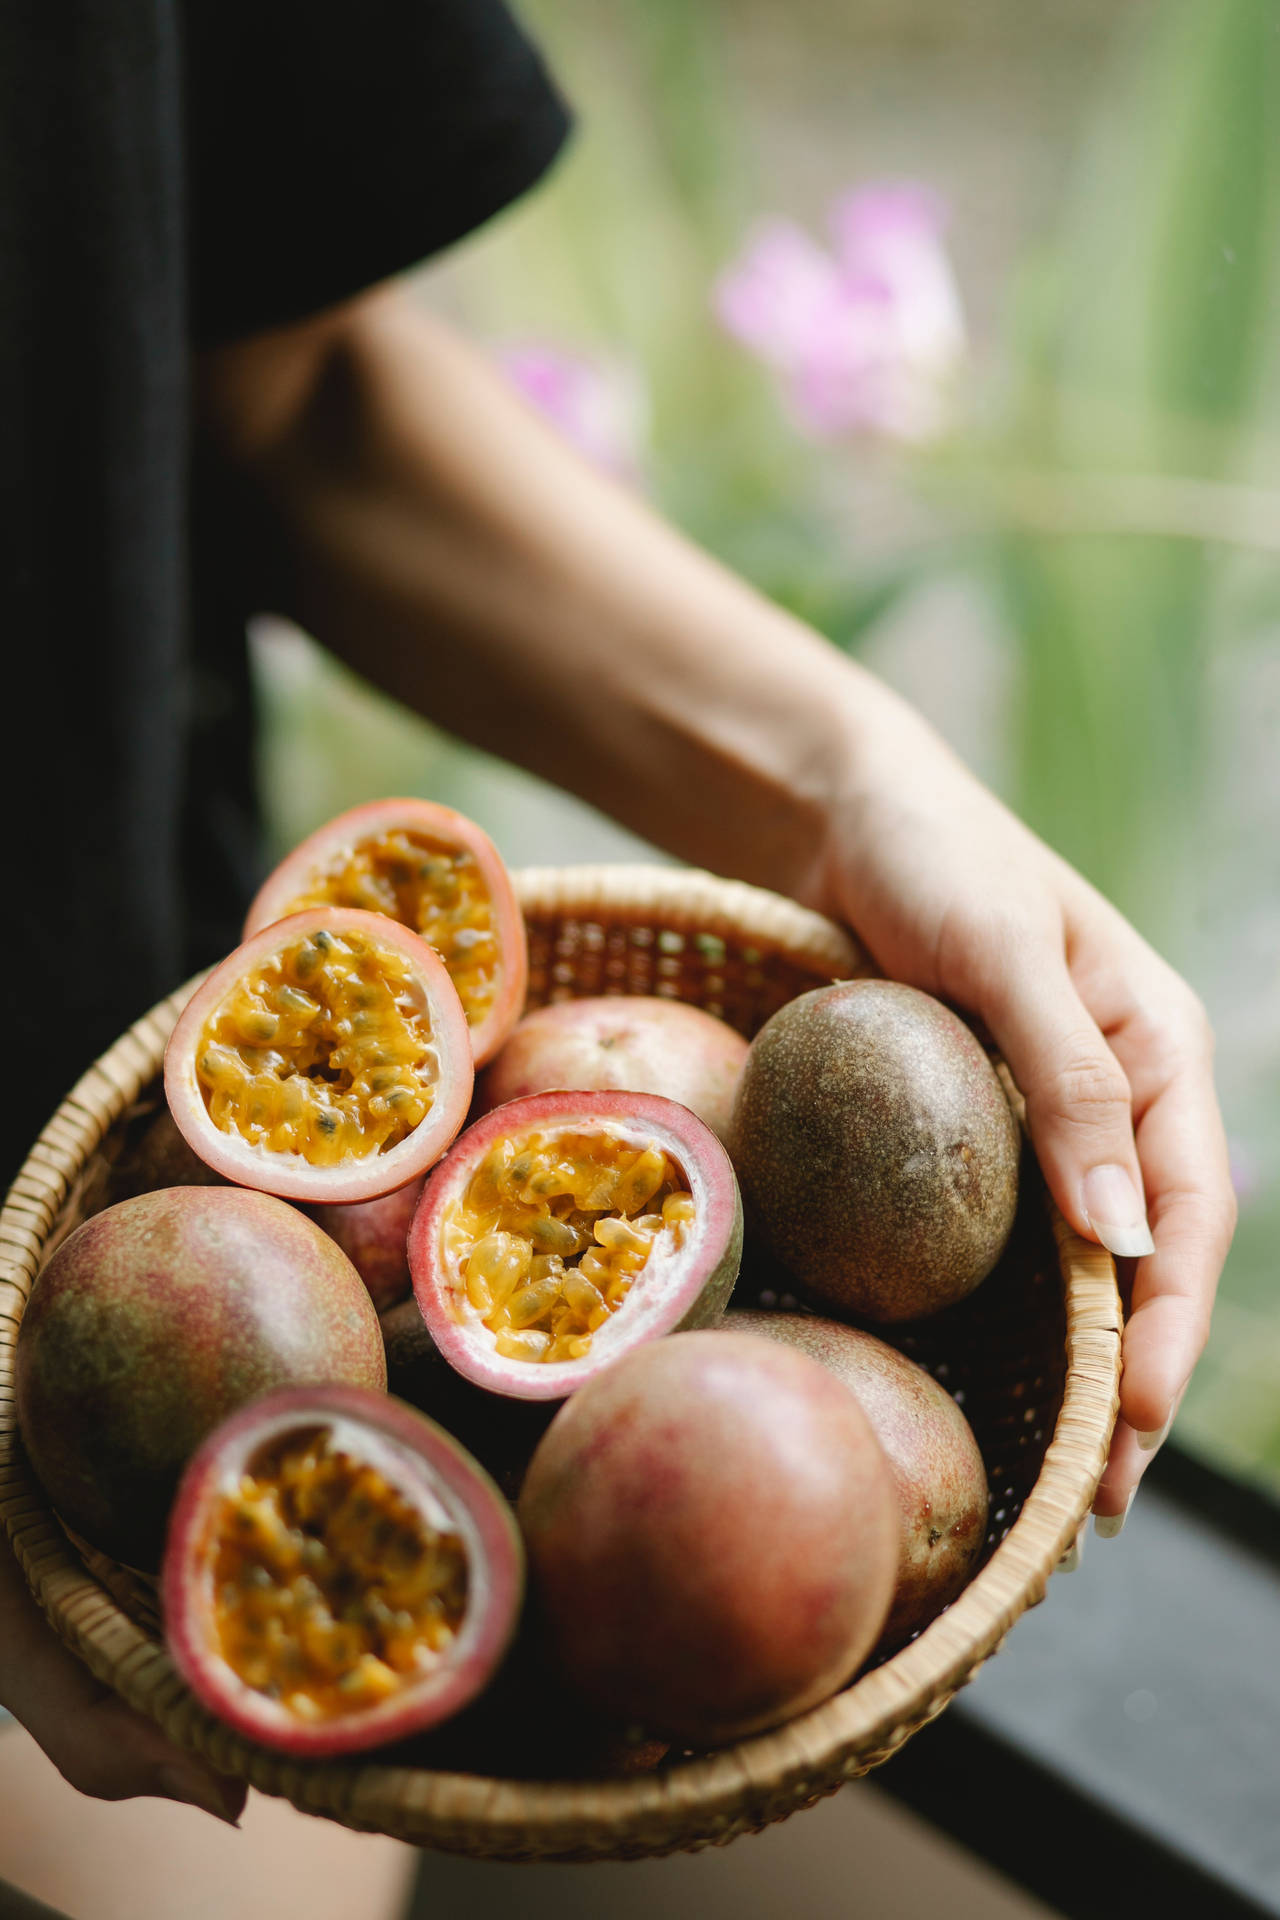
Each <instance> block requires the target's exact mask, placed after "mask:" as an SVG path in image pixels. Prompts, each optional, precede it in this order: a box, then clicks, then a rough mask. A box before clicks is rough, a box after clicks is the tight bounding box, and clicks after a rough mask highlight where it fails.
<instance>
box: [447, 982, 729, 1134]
mask: <svg viewBox="0 0 1280 1920" xmlns="http://www.w3.org/2000/svg"><path fill="white" fill-rule="evenodd" d="M746 1057H747V1043H746V1041H745V1040H744V1039H743V1037H742V1035H741V1034H740V1033H738V1032H736V1031H735V1030H734V1028H733V1027H730V1026H726V1025H725V1023H724V1021H723V1020H717V1019H716V1018H715V1017H714V1016H713V1015H712V1014H709V1013H704V1012H703V1011H702V1009H701V1007H691V1006H689V1005H688V1004H687V1003H686V1002H685V1001H683V1000H660V999H657V998H656V997H650V996H647V995H645V994H609V995H604V996H600V997H597V998H592V999H588V1000H560V1001H556V1002H554V1003H553V1004H552V1005H551V1006H548V1007H539V1008H537V1010H536V1011H535V1012H533V1013H527V1014H526V1015H525V1017H524V1019H523V1020H522V1021H521V1022H520V1024H519V1026H518V1027H517V1028H516V1029H515V1031H514V1033H513V1034H512V1035H511V1038H510V1039H509V1040H508V1041H507V1043H506V1045H505V1046H504V1047H503V1049H502V1051H501V1053H499V1054H498V1056H497V1058H496V1059H495V1060H494V1061H493V1062H492V1064H491V1065H490V1066H489V1067H488V1068H487V1069H486V1070H485V1072H484V1073H483V1074H482V1075H481V1076H480V1078H479V1079H478V1081H477V1082H476V1110H477V1111H478V1112H480V1113H487V1112H488V1111H489V1110H490V1108H492V1107H498V1106H501V1105H502V1104H503V1102H504V1101H506V1100H519V1099H521V1098H522V1097H523V1096H524V1095H525V1094H529V1093H543V1092H545V1091H546V1090H547V1089H548V1088H550V1087H596V1088H608V1087H616V1088H618V1089H620V1090H624V1091H625V1090H630V1091H632V1092H635V1093H660V1094H662V1095H663V1096H664V1098H666V1099H668V1100H678V1101H679V1102H680V1105H681V1106H683V1107H688V1108H689V1109H690V1110H691V1111H692V1112H693V1113H696V1114H697V1116H698V1118H699V1119H700V1120H703V1121H705V1122H706V1124H707V1126H709V1127H710V1129H711V1131H712V1132H713V1133H714V1134H715V1135H716V1137H717V1138H718V1139H719V1140H724V1139H725V1138H726V1135H727V1133H728V1128H729V1116H730V1114H731V1113H732V1111H733V1096H734V1092H735V1090H736V1088H737V1085H738V1080H739V1077H740V1075H741V1073H742V1065H743V1062H744V1060H745V1059H746Z"/></svg>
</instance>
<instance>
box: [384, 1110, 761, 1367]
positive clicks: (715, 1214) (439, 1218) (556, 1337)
mask: <svg viewBox="0 0 1280 1920" xmlns="http://www.w3.org/2000/svg"><path fill="white" fill-rule="evenodd" d="M741 1251H742V1208H741V1203H740V1201H739V1198H738V1186H737V1182H736V1180H735V1179H734V1177H733V1168H732V1167H731V1165H730V1163H729V1158H728V1155H727V1154H726V1153H725V1150H724V1148H723V1147H722V1146H721V1145H720V1142H719V1141H718V1140H717V1139H716V1137H715V1135H714V1134H713V1133H712V1132H711V1130H710V1128H709V1127H705V1126H703V1124H702V1122H701V1120H699V1119H698V1118H697V1116H696V1114H692V1113H690V1112H689V1110H688V1108H687V1107H682V1106H679V1105H677V1103H676V1102H675V1101H674V1100H664V1099H662V1098H661V1097H660V1096H659V1095H657V1094H651V1093H600V1092H588V1093H577V1092H565V1091H560V1092H552V1093H539V1094H531V1095H530V1096H529V1097H528V1098H527V1099H524V1100H512V1101H509V1102H508V1104H507V1105H506V1106H502V1107H495V1108H494V1110H493V1112H492V1113H489V1114H486V1115H485V1116H484V1118H483V1119H481V1120H478V1121H476V1122H475V1124H474V1125H473V1126H471V1127H468V1129H467V1131H466V1132H465V1133H464V1134H462V1135H461V1137H460V1138H459V1139H458V1141H457V1142H456V1143H455V1145H454V1147H453V1149H452V1151H451V1152H450V1153H449V1154H448V1155H447V1156H446V1158H445V1159H444V1160H443V1161H442V1162H441V1164H440V1166H439V1167H438V1168H436V1170H435V1171H434V1173H433V1174H432V1175H431V1177H430V1178H429V1179H428V1181H427V1184H426V1186H425V1187H424V1188H423V1193H422V1200H421V1202H420V1204H419V1207H418V1211H417V1214H416V1215H415V1217H414V1222H413V1226H412V1228H411V1229H410V1232H409V1271H410V1273H411V1274H412V1275H413V1291H414V1296H415V1298H416V1299H417V1302H418V1305H419V1307H420V1308H421V1309H422V1317H423V1319H424V1320H425V1322H426V1325H427V1330H428V1332H429V1333H430V1335H431V1338H432V1340H433V1341H434V1342H435V1344H436V1346H437V1348H438V1349H439V1351H440V1352H441V1353H442V1354H443V1355H444V1357H445V1359H446V1360H447V1361H448V1362H449V1363H450V1365H451V1366H453V1367H456V1368H457V1370H458V1372H459V1373H461V1374H463V1375H465V1377H466V1378H467V1379H468V1380H472V1381H474V1382H475V1383H476V1384H477V1385H478V1386H482V1387H486V1388H488V1389H489V1390H490V1391H491V1392H494V1393H501V1394H509V1395H511V1396H513V1397H515V1398H517V1399H523V1400H560V1399H563V1398H564V1396H565V1395H566V1394H569V1393H573V1392H575V1391H576V1389H577V1388H578V1387H579V1386H581V1385H582V1383H583V1381H584V1380H586V1379H588V1378H589V1377H590V1376H591V1375H592V1374H593V1373H595V1372H597V1371H598V1370H599V1369H600V1368H601V1367H603V1366H607V1365H608V1364H609V1363H610V1362H611V1361H613V1360H616V1359H617V1358H618V1356H619V1354H621V1353H624V1352H626V1351H627V1350H628V1349H629V1348H630V1347H632V1346H635V1345H636V1344H638V1343H639V1342H640V1341H643V1340H653V1339H656V1338H657V1337H658V1336H659V1335H660V1334H665V1333H670V1332H672V1331H673V1330H674V1329H676V1328H678V1327H695V1326H704V1325H706V1324H707V1323H708V1322H709V1321H712V1320H714V1319H715V1318H716V1317H717V1316H718V1315H719V1313H720V1312H721V1310H722V1309H723V1307H724V1304H725V1302H726V1301H727V1299H728V1297H729V1294H730V1292H731V1290H732V1287H733V1283H734V1280H735V1279H736V1277H737V1272H738V1262H739V1259H740V1256H741Z"/></svg>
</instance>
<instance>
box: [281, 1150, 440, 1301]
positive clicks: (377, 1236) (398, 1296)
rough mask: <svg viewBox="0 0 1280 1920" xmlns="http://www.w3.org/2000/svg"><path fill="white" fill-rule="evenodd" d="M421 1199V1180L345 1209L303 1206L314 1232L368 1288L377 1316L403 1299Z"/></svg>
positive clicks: (408, 1287) (408, 1286)
mask: <svg viewBox="0 0 1280 1920" xmlns="http://www.w3.org/2000/svg"><path fill="white" fill-rule="evenodd" d="M421 1194H422V1180H421V1179H419V1180H412V1181H410V1183H409V1185H408V1186H407V1187H400V1188H399V1189H398V1190H397V1191H396V1192H395V1193H384V1194H383V1195H382V1197H381V1199H378V1200H358V1201H357V1202H356V1203H355V1205H354V1206H350V1207H308V1209H307V1211H308V1213H309V1214H310V1215H311V1218H312V1219H313V1220H314V1221H315V1223H316V1225H317V1226H318V1227H323V1229H324V1231H325V1232H326V1233H327V1234H328V1235H329V1237H330V1239H332V1240H336V1241H337V1243H338V1245H339V1246H340V1247H341V1248H342V1251H343V1252H344V1253H345V1254H346V1256H347V1258H348V1260H349V1261H350V1262H351V1264H352V1266H353V1267H354V1268H355V1270H356V1272H357V1273H358V1274H359V1275H360V1278H361V1279H362V1280H363V1281H364V1283H365V1285H366V1287H368V1289H369V1298H370V1299H371V1300H372V1301H373V1304H374V1306H375V1307H376V1308H377V1309H378V1312H379V1313H382V1312H383V1311H384V1310H385V1309H386V1308H387V1307H393V1306H395V1304H396V1302H397V1301H398V1300H407V1299H408V1297H409V1294H410V1292H411V1291H412V1283H411V1281H410V1279H409V1254H408V1240H409V1228H410V1226H411V1225H412V1222H413V1216H414V1214H415V1213H416V1211H417V1207H418V1201H419V1199H420V1197H421Z"/></svg>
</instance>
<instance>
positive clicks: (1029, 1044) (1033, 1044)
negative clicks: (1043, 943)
mask: <svg viewBox="0 0 1280 1920" xmlns="http://www.w3.org/2000/svg"><path fill="white" fill-rule="evenodd" d="M982 1012H983V1014H984V1017H985V1018H986V1020H987V1024H988V1026H989V1027H990V1029H991V1032H992V1034H993V1036H994V1038H995V1040H996V1043H997V1045H998V1046H999V1048H1000V1050H1001V1052H1002V1053H1003V1054H1004V1057H1005V1059H1006V1060H1007V1061H1008V1063H1009V1069H1010V1072H1011V1073H1012V1074H1013V1077H1014V1079H1015V1080H1016V1081H1017V1083H1018V1087H1019V1089H1020V1091H1021V1093H1022V1095H1023V1098H1024V1099H1025V1101H1026V1103H1027V1128H1028V1131H1029V1132H1030V1134H1031V1142H1032V1145H1033V1146H1034V1148H1035V1150H1036V1158H1037V1159H1038V1160H1039V1162H1040V1166H1041V1169H1042V1171H1043V1173H1044V1177H1045V1180H1046V1182H1047V1183H1048V1186H1049V1191H1050V1192H1051V1193H1052V1195H1053V1197H1054V1199H1055V1201H1056V1202H1057V1204H1058V1207H1059V1209H1060V1210H1061V1212H1062V1214H1063V1216H1064V1218H1065V1219H1066V1220H1067V1222H1068V1223H1069V1224H1070V1225H1071V1226H1072V1227H1074V1229H1075V1230H1076V1232H1077V1233H1080V1234H1083V1235H1084V1236H1085V1237H1086V1238H1087V1239H1090V1240H1097V1241H1099V1242H1100V1243H1101V1244H1102V1245H1103V1246H1104V1247H1106V1249H1107V1251H1108V1252H1109V1253H1112V1254H1117V1255H1119V1256H1121V1257H1126V1258H1131V1259H1136V1258H1141V1257H1142V1256H1143V1255H1144V1254H1148V1253H1152V1252H1154V1251H1155V1243H1154V1242H1153V1240H1152V1238H1151V1230H1150V1228H1149V1226H1148V1225H1147V1211H1146V1202H1145V1200H1144V1198H1143V1189H1142V1172H1141V1168H1140V1167H1139V1164H1138V1150H1137V1147H1136V1145H1135V1143H1134V1137H1133V1095H1132V1091H1131V1089H1130V1086H1129V1082H1128V1080H1127V1078H1126V1077H1125V1073H1124V1069H1123V1068H1122V1067H1121V1065H1120V1062H1119V1061H1118V1060H1117V1059H1116V1056H1115V1054H1114V1053H1113V1052H1112V1051H1111V1049H1110V1047H1109V1046H1108V1045H1107V1042H1106V1040H1105V1038H1104V1037H1103V1035H1102V1033H1101V1032H1100V1031H1099V1028H1098V1026H1097V1023H1096V1022H1095V1020H1094V1019H1093V1017H1092V1015H1091V1014H1090V1012H1089V1010H1088V1008H1087V1007H1086V1006H1085V1004H1084V1002H1083V1001H1082V1000H1081V998H1080V996H1079V994H1078V993H1077V991H1076V989H1075V986H1074V984H1073V983H1072V980H1071V977H1070V975H1069V974H1068V972H1067V970H1066V967H1065V965H1063V963H1062V961H1061V959H1060V958H1059V957H1058V956H1056V955H1053V956H1050V957H1046V958H1045V960H1044V961H1042V962H1041V963H1040V964H1037V965H1032V966H1026V967H1023V968H1021V969H1020V970H1019V977H1018V978H1017V980H1016V981H1015V980H1011V981H1010V982H1009V983H1008V985H1007V987H1006V988H1005V990H1004V991H1003V992H998V993H997V994H996V996H995V1002H994V1004H989V1005H988V1006H987V1007H985V1008H983V1009H982Z"/></svg>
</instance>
